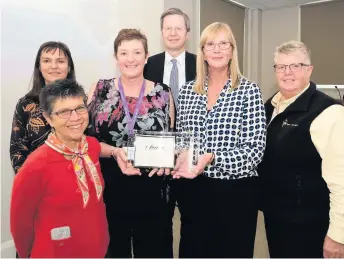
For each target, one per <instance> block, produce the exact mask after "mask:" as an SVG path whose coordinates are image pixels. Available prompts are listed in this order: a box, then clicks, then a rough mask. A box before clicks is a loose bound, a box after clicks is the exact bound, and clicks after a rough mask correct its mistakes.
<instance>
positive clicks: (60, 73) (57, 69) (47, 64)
mask: <svg viewBox="0 0 344 259" xmlns="http://www.w3.org/2000/svg"><path fill="white" fill-rule="evenodd" d="M39 70H40V71H41V73H42V76H43V78H44V80H45V84H49V83H51V82H54V81H55V80H57V79H66V78H67V75H68V72H69V64H68V58H67V57H66V56H65V55H64V53H63V51H60V49H55V50H50V51H49V52H47V51H45V50H43V51H42V53H41V57H40V61H39Z"/></svg>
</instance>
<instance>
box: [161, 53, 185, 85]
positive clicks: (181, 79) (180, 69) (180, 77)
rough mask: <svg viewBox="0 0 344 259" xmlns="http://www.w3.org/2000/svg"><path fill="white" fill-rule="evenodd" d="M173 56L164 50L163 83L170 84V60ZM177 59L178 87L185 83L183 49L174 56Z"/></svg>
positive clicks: (171, 65)
mask: <svg viewBox="0 0 344 259" xmlns="http://www.w3.org/2000/svg"><path fill="white" fill-rule="evenodd" d="M172 59H173V57H172V56H171V55H170V54H169V53H168V52H167V51H166V52H165V68H164V79H163V83H164V84H166V85H169V84H170V76H171V71H172V67H173V64H172V61H171V60H172ZM175 59H176V60H177V66H178V81H179V84H178V86H179V89H180V87H181V86H182V85H183V84H185V82H186V77H185V51H183V52H182V53H181V54H180V55H179V56H178V57H175Z"/></svg>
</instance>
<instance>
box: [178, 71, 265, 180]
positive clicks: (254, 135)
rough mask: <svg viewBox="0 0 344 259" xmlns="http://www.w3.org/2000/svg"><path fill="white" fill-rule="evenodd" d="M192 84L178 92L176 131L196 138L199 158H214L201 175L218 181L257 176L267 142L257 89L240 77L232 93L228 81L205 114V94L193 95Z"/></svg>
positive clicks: (262, 104) (261, 101) (263, 110)
mask: <svg viewBox="0 0 344 259" xmlns="http://www.w3.org/2000/svg"><path fill="white" fill-rule="evenodd" d="M194 83H195V81H190V82H188V83H186V84H185V85H183V86H182V88H181V89H180V91H179V97H178V102H179V109H178V112H177V121H176V122H177V130H178V131H183V132H194V133H195V134H197V135H198V136H199V139H200V154H203V153H207V152H209V153H214V154H215V160H214V162H213V163H212V165H209V166H207V167H206V168H205V170H204V174H205V175H206V176H207V177H211V178H220V179H239V178H244V177H251V176H257V170H256V168H257V165H258V164H259V163H260V161H261V160H262V158H263V153H264V149H265V140H266V117H265V109H264V103H263V98H262V95H261V92H260V89H259V87H258V85H257V84H255V83H253V82H250V81H248V80H247V79H246V78H243V77H242V78H241V80H240V85H239V87H238V88H236V89H234V90H231V89H230V88H231V80H230V79H229V80H228V81H227V83H226V85H225V86H224V88H223V90H222V91H221V93H220V96H219V98H218V100H217V103H216V104H215V105H214V106H213V108H212V110H210V111H209V112H208V111H207V99H208V98H207V94H203V95H201V94H197V93H195V91H194ZM205 91H206V92H208V84H207V83H206V84H205Z"/></svg>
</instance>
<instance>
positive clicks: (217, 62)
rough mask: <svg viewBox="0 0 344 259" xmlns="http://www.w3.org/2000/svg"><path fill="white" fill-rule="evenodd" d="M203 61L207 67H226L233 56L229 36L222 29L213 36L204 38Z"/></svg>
mask: <svg viewBox="0 0 344 259" xmlns="http://www.w3.org/2000/svg"><path fill="white" fill-rule="evenodd" d="M203 55H204V61H207V63H208V66H209V69H210V70H211V69H216V70H218V69H221V70H222V69H227V68H228V66H229V62H230V60H231V59H232V57H233V48H232V45H231V43H230V41H229V36H228V34H227V33H226V32H224V31H219V32H218V33H216V34H215V35H214V37H211V38H209V39H208V40H206V42H205V44H204V46H203Z"/></svg>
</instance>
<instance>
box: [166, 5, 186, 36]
mask: <svg viewBox="0 0 344 259" xmlns="http://www.w3.org/2000/svg"><path fill="white" fill-rule="evenodd" d="M168 15H180V16H183V18H184V22H185V28H186V31H187V32H189V31H190V19H189V16H188V15H187V14H186V13H184V12H183V11H182V10H180V9H179V8H169V9H167V10H166V11H165V12H163V13H162V15H161V16H160V28H161V30H162V28H163V26H164V19H165V17H166V16H168Z"/></svg>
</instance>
